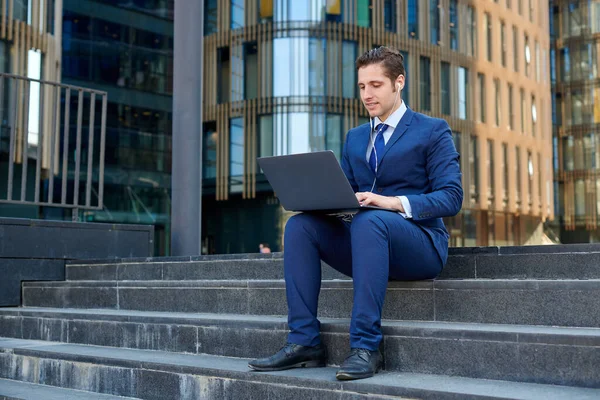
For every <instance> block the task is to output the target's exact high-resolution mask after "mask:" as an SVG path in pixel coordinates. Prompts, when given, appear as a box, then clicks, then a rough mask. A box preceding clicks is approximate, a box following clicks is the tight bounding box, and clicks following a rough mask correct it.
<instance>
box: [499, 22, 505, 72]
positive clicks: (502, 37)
mask: <svg viewBox="0 0 600 400" xmlns="http://www.w3.org/2000/svg"><path fill="white" fill-rule="evenodd" d="M500 50H501V51H502V57H501V59H502V66H503V67H506V24H505V23H504V21H501V22H500Z"/></svg>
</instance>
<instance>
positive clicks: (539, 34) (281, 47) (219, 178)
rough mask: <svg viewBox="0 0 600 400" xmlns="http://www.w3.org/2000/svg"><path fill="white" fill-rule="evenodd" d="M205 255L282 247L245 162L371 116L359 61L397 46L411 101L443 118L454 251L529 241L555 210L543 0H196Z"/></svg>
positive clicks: (267, 191) (273, 217) (278, 212)
mask: <svg viewBox="0 0 600 400" xmlns="http://www.w3.org/2000/svg"><path fill="white" fill-rule="evenodd" d="M204 4H205V10H204V13H205V14H204V33H205V38H204V49H205V51H204V93H203V95H204V99H203V101H204V108H203V123H204V125H203V133H202V134H203V164H204V165H203V182H204V184H203V185H204V186H203V195H204V196H203V211H202V215H203V229H202V232H203V243H204V245H203V252H207V253H212V252H217V253H225V252H253V251H257V249H258V244H259V242H265V241H266V242H269V243H270V244H271V248H272V249H273V250H281V249H282V248H283V243H282V234H283V229H284V226H285V222H286V220H287V218H289V216H290V215H289V213H287V212H285V211H284V210H283V209H282V208H281V206H280V205H279V204H278V201H277V199H276V197H275V196H274V193H273V192H272V190H271V188H270V186H269V185H268V182H266V180H265V178H264V176H263V175H262V174H261V173H260V171H259V169H258V167H257V164H256V161H255V160H256V157H260V156H269V155H283V154H292V153H299V152H307V151H317V150H324V149H330V150H332V151H333V152H334V153H335V154H336V155H337V156H338V158H339V156H340V154H341V151H342V145H343V141H344V137H345V133H346V132H347V131H348V130H349V129H350V128H352V127H354V126H357V125H359V124H362V123H365V122H367V121H368V115H367V113H366V111H365V110H364V107H363V105H362V104H361V101H360V98H359V93H358V90H357V84H356V68H355V60H356V58H357V57H358V56H359V55H360V54H362V53H363V52H365V51H366V50H368V49H371V48H373V47H375V46H379V45H389V46H393V47H395V48H397V49H399V50H401V51H402V52H403V54H404V59H405V67H406V71H407V73H406V82H407V85H406V86H405V89H404V90H403V93H402V98H403V99H404V101H405V102H406V103H407V104H408V106H409V107H411V108H413V109H414V110H416V111H419V112H423V113H426V114H429V115H432V116H434V117H439V118H444V119H446V120H447V121H448V123H449V124H450V126H451V128H452V131H453V135H454V140H455V144H456V147H457V149H458V151H459V153H460V155H461V167H462V171H463V187H464V192H465V197H464V204H463V210H462V211H461V213H460V214H459V215H458V216H456V217H453V218H448V219H446V224H447V227H448V230H449V231H450V233H451V245H452V246H474V245H512V244H515V245H520V244H528V243H536V242H538V241H539V240H540V236H541V228H542V224H543V222H545V221H546V220H549V219H552V218H553V202H552V198H553V185H552V135H551V132H552V130H551V125H550V124H551V118H550V114H551V94H550V77H549V65H548V63H547V62H546V60H547V59H548V56H549V48H550V38H549V34H548V31H549V22H548V3H544V2H536V1H534V0H527V1H526V0H497V1H484V0H478V1H477V0H475V1H462V0H311V1H296V0H245V1H244V0H230V1H217V0H205V3H204Z"/></svg>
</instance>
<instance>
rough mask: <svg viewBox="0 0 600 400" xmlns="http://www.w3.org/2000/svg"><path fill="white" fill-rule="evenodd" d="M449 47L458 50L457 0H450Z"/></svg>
mask: <svg viewBox="0 0 600 400" xmlns="http://www.w3.org/2000/svg"><path fill="white" fill-rule="evenodd" d="M450 49H452V50H458V0H450Z"/></svg>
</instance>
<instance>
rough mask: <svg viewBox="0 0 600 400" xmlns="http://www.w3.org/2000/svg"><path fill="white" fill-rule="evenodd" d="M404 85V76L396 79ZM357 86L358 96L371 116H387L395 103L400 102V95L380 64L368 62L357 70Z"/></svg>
mask: <svg viewBox="0 0 600 400" xmlns="http://www.w3.org/2000/svg"><path fill="white" fill-rule="evenodd" d="M396 83H400V84H401V85H404V76H402V75H400V78H399V79H397V80H396ZM358 88H359V90H360V98H361V100H362V102H363V104H364V105H365V107H366V109H367V111H368V112H369V115H370V116H371V118H375V117H381V116H388V115H389V114H390V112H391V111H392V107H394V100H396V105H399V104H400V96H399V93H398V92H397V91H396V88H395V84H392V81H391V80H390V78H388V77H387V76H386V75H385V73H384V70H383V66H382V65H381V64H370V65H367V66H364V67H362V68H360V69H359V70H358Z"/></svg>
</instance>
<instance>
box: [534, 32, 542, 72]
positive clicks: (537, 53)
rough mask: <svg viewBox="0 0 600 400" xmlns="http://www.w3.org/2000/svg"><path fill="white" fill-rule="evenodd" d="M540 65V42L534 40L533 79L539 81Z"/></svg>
mask: <svg viewBox="0 0 600 400" xmlns="http://www.w3.org/2000/svg"><path fill="white" fill-rule="evenodd" d="M541 67H542V63H541V59H540V44H539V43H538V42H537V40H536V41H535V80H536V81H538V82H539V81H540V70H541Z"/></svg>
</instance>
